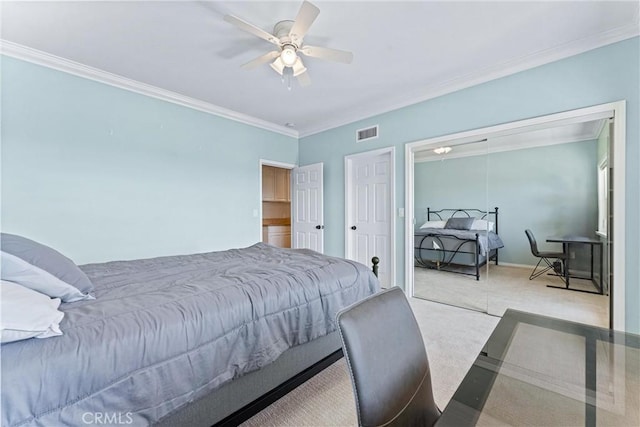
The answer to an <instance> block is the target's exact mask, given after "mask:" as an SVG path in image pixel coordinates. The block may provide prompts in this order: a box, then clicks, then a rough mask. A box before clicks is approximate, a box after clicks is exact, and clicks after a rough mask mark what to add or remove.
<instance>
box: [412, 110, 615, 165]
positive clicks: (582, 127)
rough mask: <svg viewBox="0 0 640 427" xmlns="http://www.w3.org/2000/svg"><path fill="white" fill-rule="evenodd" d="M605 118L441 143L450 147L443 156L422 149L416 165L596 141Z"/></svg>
mask: <svg viewBox="0 0 640 427" xmlns="http://www.w3.org/2000/svg"><path fill="white" fill-rule="evenodd" d="M605 122H606V119H598V120H589V121H584V122H578V123H570V124H563V125H559V126H557V125H553V124H549V125H548V126H547V127H543V128H542V129H536V130H527V129H522V130H517V131H515V132H514V133H509V134H507V135H502V136H491V137H488V138H486V139H478V138H476V139H474V140H472V141H464V140H463V141H456V140H452V141H450V142H447V143H446V144H443V146H446V147H450V148H451V151H450V152H448V153H446V154H437V153H435V152H434V151H433V149H434V148H433V147H425V148H424V149H423V150H420V151H417V152H416V153H415V161H416V162H432V161H440V160H446V159H454V158H459V157H470V156H485V155H487V154H490V153H499V152H503V151H513V150H522V149H525V148H536V147H544V146H548V145H556V144H567V143H571V142H581V141H593V140H594V139H598V137H599V136H600V133H601V132H602V129H603V127H604V125H605Z"/></svg>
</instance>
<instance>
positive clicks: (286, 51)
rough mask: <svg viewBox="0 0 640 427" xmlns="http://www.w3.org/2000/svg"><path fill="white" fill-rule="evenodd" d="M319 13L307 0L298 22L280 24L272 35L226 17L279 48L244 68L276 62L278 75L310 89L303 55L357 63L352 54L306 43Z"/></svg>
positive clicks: (274, 67) (298, 16) (301, 8)
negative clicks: (288, 77) (305, 38)
mask: <svg viewBox="0 0 640 427" xmlns="http://www.w3.org/2000/svg"><path fill="white" fill-rule="evenodd" d="M319 14H320V9H318V8H317V7H316V6H314V5H313V4H311V3H309V2H308V1H304V2H303V3H302V6H300V10H299V11H298V15H297V16H296V19H295V21H280V22H278V23H277V24H276V25H275V26H274V28H273V34H269V33H268V32H266V31H264V30H263V29H261V28H258V27H256V26H255V25H253V24H250V23H248V22H246V21H243V20H242V19H240V18H238V17H236V16H233V15H225V17H224V20H225V21H227V22H229V23H231V24H233V25H235V26H236V27H238V28H240V29H241V30H244V31H246V32H248V33H251V34H253V35H255V36H258V37H260V38H261V39H264V40H266V41H268V42H269V43H272V44H274V45H276V46H277V47H278V48H277V49H276V50H273V51H271V52H268V53H266V54H264V55H262V56H259V57H258V58H256V59H254V60H252V61H249V62H247V63H246V64H244V65H242V68H245V69H253V68H256V67H258V66H260V65H262V64H266V63H267V62H271V61H273V62H271V64H270V65H271V68H273V69H274V70H275V71H276V72H277V73H278V74H280V75H281V76H283V77H284V76H285V75H288V74H289V73H290V74H291V75H293V76H294V77H296V78H297V79H298V82H299V83H300V85H301V86H308V85H309V84H311V79H310V78H309V73H308V72H307V68H306V67H305V66H304V64H303V63H302V59H301V58H300V56H298V54H299V53H301V54H303V55H305V56H310V57H313V58H318V59H324V60H328V61H334V62H342V63H345V64H349V63H351V61H352V60H353V53H351V52H346V51H344V50H337V49H330V48H327V47H316V46H309V45H306V44H304V41H303V39H304V36H305V35H306V34H307V32H308V31H309V27H311V24H313V22H314V21H315V19H316V18H317V17H318V15H319ZM289 88H291V86H289Z"/></svg>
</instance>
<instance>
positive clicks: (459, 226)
mask: <svg viewBox="0 0 640 427" xmlns="http://www.w3.org/2000/svg"><path fill="white" fill-rule="evenodd" d="M473 221H475V218H449V219H448V220H447V223H446V224H445V226H444V228H448V229H450V230H471V227H472V226H473Z"/></svg>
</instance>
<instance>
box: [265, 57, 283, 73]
mask: <svg viewBox="0 0 640 427" xmlns="http://www.w3.org/2000/svg"><path fill="white" fill-rule="evenodd" d="M269 65H270V66H271V68H273V69H274V70H275V71H276V73H278V74H280V75H282V73H283V72H284V67H285V65H284V63H283V62H282V58H281V57H277V58H276V60H275V61H273V62H272V63H271V64H269Z"/></svg>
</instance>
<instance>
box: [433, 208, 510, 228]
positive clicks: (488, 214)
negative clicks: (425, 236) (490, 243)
mask: <svg viewBox="0 0 640 427" xmlns="http://www.w3.org/2000/svg"><path fill="white" fill-rule="evenodd" d="M456 215H457V218H477V219H485V220H487V221H491V220H493V222H494V223H495V233H496V234H498V208H497V207H495V208H493V210H490V211H486V210H482V209H473V208H472V209H439V210H433V209H431V208H427V221H431V220H435V219H439V220H447V219H449V218H454V217H456ZM492 215H493V217H492Z"/></svg>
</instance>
